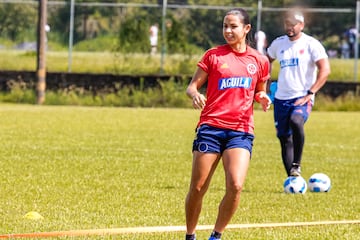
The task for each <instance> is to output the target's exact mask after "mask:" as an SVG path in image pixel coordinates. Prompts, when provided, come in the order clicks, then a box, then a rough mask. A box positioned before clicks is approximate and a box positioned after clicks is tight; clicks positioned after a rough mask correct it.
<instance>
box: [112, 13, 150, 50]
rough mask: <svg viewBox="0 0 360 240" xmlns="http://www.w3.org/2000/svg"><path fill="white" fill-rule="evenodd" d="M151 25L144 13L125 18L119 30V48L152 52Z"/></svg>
mask: <svg viewBox="0 0 360 240" xmlns="http://www.w3.org/2000/svg"><path fill="white" fill-rule="evenodd" d="M149 27H150V25H149V23H148V21H147V20H146V19H145V18H144V15H136V16H135V17H133V18H127V19H125V20H124V22H123V23H122V24H121V28H120V32H119V46H118V50H119V51H120V52H131V53H144V52H150V43H149V37H148V32H149Z"/></svg>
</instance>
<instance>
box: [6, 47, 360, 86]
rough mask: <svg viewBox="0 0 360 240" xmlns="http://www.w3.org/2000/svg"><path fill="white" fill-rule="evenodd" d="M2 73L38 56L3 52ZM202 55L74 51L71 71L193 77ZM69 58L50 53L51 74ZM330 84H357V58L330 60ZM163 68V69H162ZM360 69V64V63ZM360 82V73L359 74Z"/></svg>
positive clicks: (32, 65) (25, 66)
mask: <svg viewBox="0 0 360 240" xmlns="http://www.w3.org/2000/svg"><path fill="white" fill-rule="evenodd" d="M0 54H1V58H0V69H1V70H17V71H21V70H27V71H35V70H36V53H35V52H28V51H15V50H0ZM200 58H201V55H196V54H195V55H180V54H174V55H165V57H164V63H163V66H161V56H160V54H157V55H156V56H150V55H148V54H119V53H116V52H110V51H109V52H78V51H74V52H72V58H71V70H72V72H76V73H86V72H88V73H115V74H159V73H161V70H162V71H163V72H162V73H166V74H173V75H174V74H176V75H178V74H187V75H192V74H193V73H194V71H195V68H196V63H197V62H198V61H199V60H200ZM68 64H69V55H68V52H66V51H49V52H47V53H46V69H47V71H49V72H67V71H68ZM330 64H331V70H332V71H331V74H330V76H329V81H350V82H351V81H354V59H330ZM161 67H162V68H163V69H161ZM358 69H360V62H359V63H358ZM278 71H279V64H276V63H274V64H273V70H272V79H277V74H278ZM357 76H358V77H357V79H359V80H360V70H359V71H358V72H357Z"/></svg>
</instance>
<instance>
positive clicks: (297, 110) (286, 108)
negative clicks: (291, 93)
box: [274, 98, 313, 137]
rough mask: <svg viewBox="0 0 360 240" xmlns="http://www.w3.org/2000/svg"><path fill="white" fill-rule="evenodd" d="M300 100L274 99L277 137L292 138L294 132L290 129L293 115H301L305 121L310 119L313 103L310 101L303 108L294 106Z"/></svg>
mask: <svg viewBox="0 0 360 240" xmlns="http://www.w3.org/2000/svg"><path fill="white" fill-rule="evenodd" d="M297 99H298V98H293V99H289V100H280V99H276V98H275V99H274V120H275V128H276V135H277V136H278V137H280V136H290V135H291V134H292V130H291V128H290V123H289V122H290V117H291V115H293V114H300V115H301V116H302V117H303V118H304V121H305V122H306V120H307V119H308V118H309V114H310V112H311V110H312V106H313V104H312V102H311V101H309V102H308V103H307V104H305V105H302V106H294V103H295V101H296V100H297Z"/></svg>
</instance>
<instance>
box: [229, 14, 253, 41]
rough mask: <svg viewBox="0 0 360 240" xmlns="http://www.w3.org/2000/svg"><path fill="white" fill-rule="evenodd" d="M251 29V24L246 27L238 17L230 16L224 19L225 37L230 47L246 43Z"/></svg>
mask: <svg viewBox="0 0 360 240" xmlns="http://www.w3.org/2000/svg"><path fill="white" fill-rule="evenodd" d="M250 29H251V26H250V24H246V25H245V24H244V23H243V22H242V21H241V19H240V18H239V17H238V16H237V15H233V14H228V15H226V16H225V17H224V23H223V36H224V38H225V40H226V42H227V43H228V44H229V45H233V44H238V43H245V39H246V35H247V33H248V32H249V31H250Z"/></svg>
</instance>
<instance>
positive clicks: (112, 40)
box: [74, 36, 118, 52]
mask: <svg viewBox="0 0 360 240" xmlns="http://www.w3.org/2000/svg"><path fill="white" fill-rule="evenodd" d="M117 45H118V39H117V38H116V37H114V36H100V37H97V38H94V39H89V40H84V41H81V42H79V43H77V44H76V45H75V46H74V50H75V51H83V52H86V51H88V52H94V51H97V52H100V51H104V49H107V50H108V51H109V52H111V51H113V50H115V49H116V48H117Z"/></svg>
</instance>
